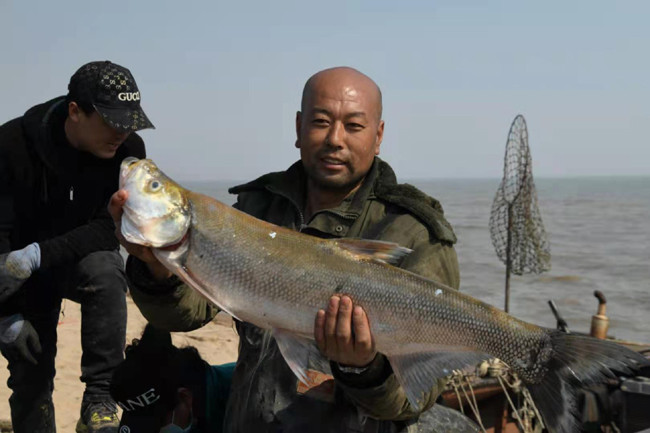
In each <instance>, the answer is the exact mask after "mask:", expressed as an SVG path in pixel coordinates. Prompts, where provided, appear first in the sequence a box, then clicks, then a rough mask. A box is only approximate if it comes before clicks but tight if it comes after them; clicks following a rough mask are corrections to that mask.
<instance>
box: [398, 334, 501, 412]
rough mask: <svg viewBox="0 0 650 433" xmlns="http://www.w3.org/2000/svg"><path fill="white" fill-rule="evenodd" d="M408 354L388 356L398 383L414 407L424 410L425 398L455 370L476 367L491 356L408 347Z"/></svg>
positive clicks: (442, 348)
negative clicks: (426, 394) (441, 380)
mask: <svg viewBox="0 0 650 433" xmlns="http://www.w3.org/2000/svg"><path fill="white" fill-rule="evenodd" d="M404 349H405V353H402V354H396V355H391V356H389V357H388V361H389V362H390V365H391V367H392V368H393V372H394V373H395V376H396V378H397V381H398V382H399V383H400V385H402V388H403V389H404V393H405V394H406V398H408V400H409V402H410V403H411V405H412V406H413V407H414V408H421V407H422V403H423V401H422V397H423V396H424V394H425V393H428V392H430V391H431V390H432V389H433V387H435V386H436V382H437V381H438V379H442V378H445V377H447V376H449V375H451V374H452V373H453V371H454V370H459V369H463V368H465V367H468V366H474V365H476V364H477V363H479V362H480V361H483V360H485V359H488V358H489V355H486V354H485V353H480V352H474V351H472V350H471V349H469V348H467V347H452V346H433V347H432V346H426V347H418V345H412V344H411V345H408V346H406V347H404Z"/></svg>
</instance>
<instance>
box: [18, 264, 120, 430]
mask: <svg viewBox="0 0 650 433" xmlns="http://www.w3.org/2000/svg"><path fill="white" fill-rule="evenodd" d="M126 289H127V283H126V277H125V275H124V262H123V260H122V257H121V256H120V254H119V253H118V252H117V251H99V252H95V253H91V254H89V255H88V256H86V257H84V258H83V259H81V260H80V261H79V262H78V263H77V264H76V265H74V266H70V267H65V268H56V269H53V270H50V271H47V272H40V273H36V274H34V275H33V276H32V277H31V278H30V279H29V280H27V281H26V282H25V285H24V286H23V287H22V288H21V290H20V292H19V293H20V295H21V296H24V299H23V302H22V308H21V309H22V311H20V312H21V313H22V314H23V315H24V316H25V319H27V320H29V321H30V322H31V324H32V325H33V326H34V329H36V332H37V333H38V335H39V339H40V342H41V346H42V349H43V351H42V353H41V355H40V356H38V357H37V360H38V365H33V364H31V363H29V362H27V361H24V360H22V359H8V363H9V366H8V368H9V374H10V376H9V380H8V381H7V385H8V386H9V388H11V389H12V391H13V393H12V395H11V397H10V398H9V405H10V406H11V419H12V424H13V428H14V432H15V433H52V432H55V431H56V427H55V423H54V406H53V404H52V391H53V389H54V375H55V373H56V370H55V366H54V365H55V364H54V358H55V356H56V340H57V335H56V327H57V323H58V320H59V312H60V309H61V300H62V299H63V298H67V299H70V300H72V301H74V302H78V303H79V304H81V347H82V351H83V355H82V357H81V381H82V382H84V383H85V384H86V390H85V392H84V396H83V402H84V403H86V402H99V401H106V400H109V399H110V395H109V391H108V388H109V383H110V379H111V375H112V374H113V369H114V368H115V367H116V366H117V365H118V364H119V363H120V362H121V361H122V360H123V359H124V346H125V338H126V297H125V294H126Z"/></svg>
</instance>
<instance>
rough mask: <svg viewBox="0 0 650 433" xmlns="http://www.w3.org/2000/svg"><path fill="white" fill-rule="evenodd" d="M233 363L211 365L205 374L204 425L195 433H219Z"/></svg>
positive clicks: (221, 426) (221, 429)
mask: <svg viewBox="0 0 650 433" xmlns="http://www.w3.org/2000/svg"><path fill="white" fill-rule="evenodd" d="M234 369H235V363H234V362H231V363H228V364H222V365H213V366H211V367H210V368H208V369H207V370H206V372H205V424H204V425H203V426H201V427H202V428H201V429H200V430H198V431H197V433H221V432H222V431H223V420H224V417H225V414H226V402H227V401H228V395H229V394H230V384H231V383H232V372H233V370H234Z"/></svg>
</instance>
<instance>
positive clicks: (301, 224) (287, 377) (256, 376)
mask: <svg viewBox="0 0 650 433" xmlns="http://www.w3.org/2000/svg"><path fill="white" fill-rule="evenodd" d="M305 185H306V182H305V174H304V170H303V168H302V164H301V163H300V162H297V163H295V164H294V165H293V166H291V167H290V168H289V169H288V170H287V171H285V172H278V173H270V174H267V175H265V176H262V177H260V178H258V179H257V180H255V181H253V182H250V183H248V184H245V185H240V186H237V187H234V188H231V189H230V192H231V193H233V194H238V197H237V203H236V204H235V207H236V208H238V209H240V210H242V211H244V212H246V213H248V214H250V215H253V216H255V217H257V218H260V219H262V220H265V221H268V222H271V223H274V224H277V225H280V226H284V227H288V228H292V229H294V230H300V231H302V232H304V233H307V234H310V235H314V236H318V237H322V238H335V237H354V238H365V239H377V240H383V241H390V242H395V243H398V244H400V245H402V246H405V247H408V248H410V249H412V250H413V252H412V253H410V254H409V255H408V256H406V257H405V258H403V259H402V261H401V263H399V266H400V267H402V268H404V269H407V270H410V271H412V272H415V273H417V274H420V275H422V276H425V277H428V278H431V279H434V280H437V281H439V282H441V283H443V284H445V285H447V286H450V287H454V288H458V286H459V271H458V260H457V257H456V252H455V250H454V248H453V244H454V243H455V242H456V237H455V235H454V232H453V230H452V228H451V226H450V225H449V223H448V222H447V221H446V220H445V218H444V216H443V211H442V208H441V206H440V204H439V203H438V202H437V201H436V200H435V199H433V198H431V197H428V196H427V195H425V194H424V193H422V192H421V191H419V190H418V189H416V188H415V187H413V186H410V185H405V184H404V185H400V184H397V182H396V178H395V174H394V172H393V170H392V169H391V168H390V166H389V165H388V164H386V163H385V162H383V161H382V160H381V159H379V158H376V159H375V162H374V164H373V166H372V168H371V170H370V171H369V173H368V175H367V176H366V179H365V180H364V183H363V184H362V186H361V187H360V188H359V189H358V190H357V191H356V192H355V193H354V194H353V195H352V196H350V197H348V198H346V199H345V200H344V201H343V202H342V203H341V204H340V205H339V206H338V207H336V208H334V209H327V210H322V211H319V212H317V213H316V214H314V215H313V216H312V218H311V219H310V220H309V221H305V220H304V217H303V213H302V210H303V209H304V200H305ZM127 274H128V275H129V277H130V279H131V282H132V284H131V287H132V290H131V294H132V297H133V299H134V301H135V302H136V304H137V305H138V307H139V308H140V310H141V311H142V313H143V315H144V316H145V317H146V318H147V320H149V321H150V322H152V323H153V324H155V325H156V326H159V327H162V328H165V329H168V330H171V331H187V330H191V329H195V328H198V327H200V326H202V325H203V324H205V323H206V322H208V321H210V320H211V319H212V317H213V316H214V315H215V314H216V313H217V312H218V310H217V308H216V307H214V306H213V305H211V304H210V303H209V302H207V301H206V300H205V299H204V298H203V297H201V296H200V295H199V294H198V292H196V291H194V290H192V289H190V288H188V287H187V286H185V285H183V284H182V283H181V282H180V281H178V280H177V279H176V278H172V279H170V280H169V281H167V282H164V283H155V282H153V281H152V280H151V277H150V276H149V275H148V272H147V270H146V267H145V266H144V265H143V264H142V262H139V261H138V260H137V259H134V258H130V259H129V262H128V264H127ZM237 330H238V333H239V336H240V347H239V358H238V360H237V367H236V369H235V373H234V376H233V385H232V391H231V396H230V399H229V403H228V407H229V408H228V410H227V411H226V412H227V414H228V415H227V419H226V425H225V429H224V431H226V432H235V431H237V432H239V431H242V432H248V431H255V432H264V431H284V432H289V431H296V432H297V431H313V432H321V431H322V432H335V431H351V432H393V431H403V430H404V429H405V426H406V425H408V424H413V423H414V421H413V419H414V418H417V415H418V413H419V412H420V411H419V410H417V409H415V408H413V407H411V405H410V404H409V402H408V400H407V399H406V397H405V394H404V392H403V390H402V388H401V387H400V386H399V384H398V382H397V380H396V378H395V375H394V374H392V371H391V369H390V364H389V363H388V362H387V361H386V359H385V358H384V357H383V356H378V357H377V359H375V361H374V362H373V363H372V364H371V365H370V367H369V368H368V369H367V370H366V371H364V372H363V373H361V374H355V373H343V372H342V371H341V370H340V369H339V368H338V366H337V365H335V364H333V365H332V372H333V375H334V377H335V381H334V383H335V387H334V391H333V395H332V396H327V395H326V396H325V397H323V396H320V395H318V396H317V397H316V398H311V397H308V396H307V395H308V394H309V393H303V394H301V393H300V392H297V391H296V389H297V387H298V382H297V379H296V377H295V376H294V374H293V373H292V372H291V370H290V369H289V367H288V366H287V365H286V363H285V361H284V359H283V358H282V355H281V354H280V352H279V350H278V349H277V346H276V345H275V341H274V340H273V339H272V338H270V337H269V335H268V333H267V332H265V331H263V330H261V329H259V328H257V327H255V326H253V325H251V324H248V323H237ZM316 394H318V393H316ZM438 394H439V390H438V389H433V390H432V391H431V393H430V395H429V396H428V399H427V403H426V405H425V408H423V409H428V408H429V407H431V406H432V405H433V403H434V401H435V399H436V397H437V396H438ZM357 408H361V413H363V414H365V415H369V416H370V417H371V419H366V420H365V421H362V420H363V417H360V416H359V411H358V409H357ZM377 420H393V421H395V420H397V421H399V420H410V421H405V422H402V423H400V422H396V423H394V422H388V421H386V422H381V421H377ZM278 429H279V430H278Z"/></svg>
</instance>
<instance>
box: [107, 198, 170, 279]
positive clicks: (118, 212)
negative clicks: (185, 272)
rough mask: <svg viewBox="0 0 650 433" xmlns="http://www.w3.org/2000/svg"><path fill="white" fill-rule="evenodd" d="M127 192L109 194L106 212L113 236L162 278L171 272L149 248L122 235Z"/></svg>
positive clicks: (157, 277) (156, 275)
mask: <svg viewBox="0 0 650 433" xmlns="http://www.w3.org/2000/svg"><path fill="white" fill-rule="evenodd" d="M128 197H129V193H128V192H126V190H123V189H121V190H119V191H117V192H116V193H114V194H113V195H112V196H111V199H110V201H109V202H108V213H109V214H111V218H113V222H114V223H115V236H116V237H117V240H118V241H119V242H120V244H121V245H122V246H123V247H124V249H125V250H126V251H127V252H128V253H129V254H131V255H132V256H135V257H137V258H138V259H140V260H142V261H143V262H145V263H146V264H147V267H148V268H149V271H150V272H151V274H152V275H153V276H154V278H156V279H159V280H163V279H166V278H169V277H170V276H171V272H169V270H168V269H167V268H165V267H164V266H163V264H162V263H160V262H159V261H158V259H157V258H156V256H154V255H153V252H152V251H151V248H149V247H145V246H144V245H138V244H133V243H131V242H129V241H127V240H126V239H125V238H124V236H123V235H122V213H123V212H124V211H123V209H122V207H123V206H124V203H126V199H127V198H128Z"/></svg>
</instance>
